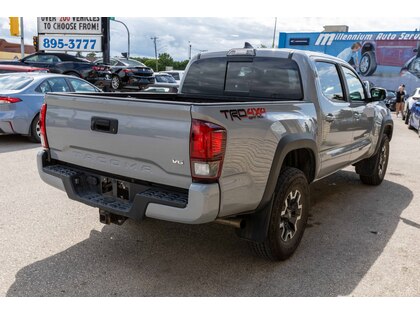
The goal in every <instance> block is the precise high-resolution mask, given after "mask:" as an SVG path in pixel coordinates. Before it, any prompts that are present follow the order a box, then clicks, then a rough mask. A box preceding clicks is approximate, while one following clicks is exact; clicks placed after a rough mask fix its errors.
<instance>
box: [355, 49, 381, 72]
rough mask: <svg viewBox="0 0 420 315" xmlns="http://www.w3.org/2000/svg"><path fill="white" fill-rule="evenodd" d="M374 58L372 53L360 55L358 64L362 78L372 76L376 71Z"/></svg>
mask: <svg viewBox="0 0 420 315" xmlns="http://www.w3.org/2000/svg"><path fill="white" fill-rule="evenodd" d="M376 67H377V64H376V57H375V53H374V52H373V51H367V52H365V53H364V54H363V55H362V58H361V59H360V64H359V71H360V73H361V74H362V75H363V76H369V75H372V74H373V73H374V72H375V70H376Z"/></svg>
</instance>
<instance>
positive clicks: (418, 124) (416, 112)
mask: <svg viewBox="0 0 420 315" xmlns="http://www.w3.org/2000/svg"><path fill="white" fill-rule="evenodd" d="M408 129H417V131H418V133H419V137H420V102H416V103H414V104H413V106H412V107H411V111H410V115H409V116H408Z"/></svg>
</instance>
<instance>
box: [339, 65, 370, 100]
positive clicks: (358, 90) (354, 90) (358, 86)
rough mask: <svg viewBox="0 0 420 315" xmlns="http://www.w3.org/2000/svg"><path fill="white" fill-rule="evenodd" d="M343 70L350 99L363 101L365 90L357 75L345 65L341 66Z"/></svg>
mask: <svg viewBox="0 0 420 315" xmlns="http://www.w3.org/2000/svg"><path fill="white" fill-rule="evenodd" d="M343 72H344V77H345V78H346V81H347V86H348V88H349V96H350V101H365V100H366V96H365V90H364V89H363V84H362V82H360V80H359V78H358V77H357V75H356V74H355V73H354V72H353V71H352V70H350V69H349V68H346V67H343Z"/></svg>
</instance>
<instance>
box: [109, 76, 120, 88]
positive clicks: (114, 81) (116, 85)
mask: <svg viewBox="0 0 420 315" xmlns="http://www.w3.org/2000/svg"><path fill="white" fill-rule="evenodd" d="M120 85H121V80H120V78H119V76H117V75H114V76H113V77H112V79H111V87H112V88H113V89H114V90H118V89H119V88H120Z"/></svg>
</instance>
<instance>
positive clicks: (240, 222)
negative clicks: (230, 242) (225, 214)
mask: <svg viewBox="0 0 420 315" xmlns="http://www.w3.org/2000/svg"><path fill="white" fill-rule="evenodd" d="M214 223H217V224H222V225H228V226H232V227H234V228H236V229H243V228H245V225H246V221H245V220H244V219H220V218H218V219H216V220H214Z"/></svg>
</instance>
